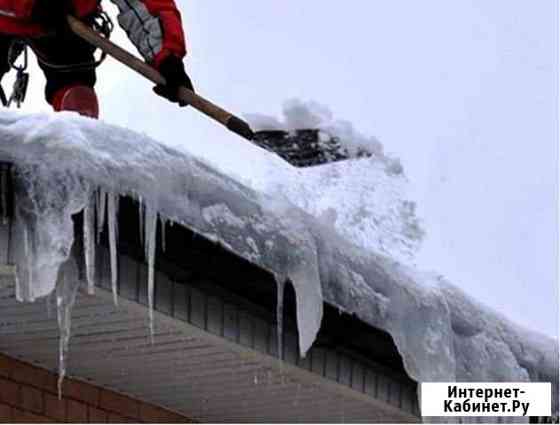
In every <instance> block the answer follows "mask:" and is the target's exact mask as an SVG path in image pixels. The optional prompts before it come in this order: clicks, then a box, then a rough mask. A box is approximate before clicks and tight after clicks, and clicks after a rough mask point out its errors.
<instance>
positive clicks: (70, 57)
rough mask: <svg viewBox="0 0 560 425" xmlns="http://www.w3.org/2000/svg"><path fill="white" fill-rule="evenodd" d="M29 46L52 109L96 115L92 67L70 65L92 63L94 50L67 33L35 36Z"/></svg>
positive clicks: (93, 116) (97, 109)
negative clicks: (44, 81)
mask: <svg viewBox="0 0 560 425" xmlns="http://www.w3.org/2000/svg"><path fill="white" fill-rule="evenodd" d="M32 47H33V50H34V51H35V53H36V55H37V58H38V61H39V66H40V67H41V69H42V70H43V72H44V74H45V77H46V79H47V85H46V87H45V98H46V99H47V102H49V103H50V104H51V105H52V107H53V109H54V110H55V111H63V110H64V111H76V112H78V113H80V114H82V115H85V116H89V117H92V118H98V116H99V105H98V101H97V95H96V94H95V91H94V87H95V83H96V74H95V69H94V68H93V67H89V68H88V67H83V66H81V67H72V66H73V65H84V64H91V63H93V61H94V55H93V53H94V50H95V49H94V48H93V47H92V46H91V45H89V44H88V43H87V42H85V41H83V40H81V39H80V38H78V36H76V35H74V34H72V33H70V32H65V33H64V34H58V35H56V36H49V37H43V38H39V39H35V40H33V42H32ZM68 66H70V68H68ZM60 67H65V68H60Z"/></svg>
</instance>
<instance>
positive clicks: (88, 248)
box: [84, 197, 95, 295]
mask: <svg viewBox="0 0 560 425" xmlns="http://www.w3.org/2000/svg"><path fill="white" fill-rule="evenodd" d="M93 200H94V198H93V197H92V198H91V199H90V201H89V203H88V205H87V206H86V207H85V208H84V256H85V263H86V281H87V288H88V289H87V291H88V294H89V295H93V294H94V293H95V203H94V201H93Z"/></svg>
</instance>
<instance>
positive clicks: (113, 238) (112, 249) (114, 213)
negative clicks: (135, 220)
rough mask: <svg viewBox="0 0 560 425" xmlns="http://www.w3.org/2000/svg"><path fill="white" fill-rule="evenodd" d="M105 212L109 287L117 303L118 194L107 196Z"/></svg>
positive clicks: (116, 303)
mask: <svg viewBox="0 0 560 425" xmlns="http://www.w3.org/2000/svg"><path fill="white" fill-rule="evenodd" d="M108 198H109V199H108V202H107V210H108V211H107V214H108V223H109V254H110V256H111V289H112V291H113V302H114V303H115V305H118V304H119V302H118V294H117V279H118V264H117V240H118V234H119V229H118V214H119V195H118V194H114V193H111V194H109V196H108Z"/></svg>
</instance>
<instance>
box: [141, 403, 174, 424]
mask: <svg viewBox="0 0 560 425" xmlns="http://www.w3.org/2000/svg"><path fill="white" fill-rule="evenodd" d="M140 420H141V421H143V422H155V423H168V424H170V423H183V422H184V421H185V418H184V417H183V416H181V415H178V414H176V413H173V412H170V411H169V410H165V409H163V408H161V407H157V406H152V405H150V404H145V403H141V404H140Z"/></svg>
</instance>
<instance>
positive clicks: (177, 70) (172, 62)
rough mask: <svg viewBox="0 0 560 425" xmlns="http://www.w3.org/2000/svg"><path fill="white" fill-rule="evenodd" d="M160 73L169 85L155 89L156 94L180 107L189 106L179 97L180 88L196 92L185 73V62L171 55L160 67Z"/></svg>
mask: <svg viewBox="0 0 560 425" xmlns="http://www.w3.org/2000/svg"><path fill="white" fill-rule="evenodd" d="M159 72H160V73H161V75H163V77H164V78H165V81H167V84H166V85H165V86H164V85H159V86H155V87H154V92H155V93H156V94H158V95H159V96H161V97H164V98H166V99H167V100H169V101H171V102H173V103H178V104H179V106H181V107H182V106H187V105H188V103H185V102H182V101H181V100H179V98H178V97H177V95H178V91H179V87H186V88H188V89H189V90H192V91H193V92H194V87H193V84H192V82H191V79H190V78H189V76H188V75H187V72H186V71H185V65H184V64H183V61H182V60H181V59H180V58H178V57H177V56H174V55H170V56H168V57H167V58H165V59H164V60H163V61H162V62H161V65H160V66H159Z"/></svg>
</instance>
